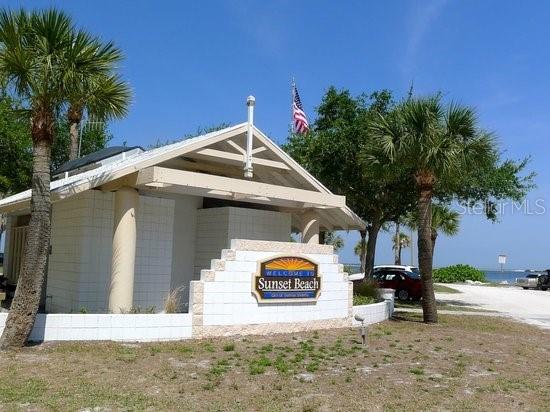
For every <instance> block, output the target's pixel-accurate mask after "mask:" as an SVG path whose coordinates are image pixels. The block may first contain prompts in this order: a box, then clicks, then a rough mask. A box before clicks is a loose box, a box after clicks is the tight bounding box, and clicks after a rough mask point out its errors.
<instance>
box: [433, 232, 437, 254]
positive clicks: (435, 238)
mask: <svg viewBox="0 0 550 412" xmlns="http://www.w3.org/2000/svg"><path fill="white" fill-rule="evenodd" d="M436 240H437V231H436V230H434V229H433V228H432V259H433V255H434V251H435V241H436Z"/></svg>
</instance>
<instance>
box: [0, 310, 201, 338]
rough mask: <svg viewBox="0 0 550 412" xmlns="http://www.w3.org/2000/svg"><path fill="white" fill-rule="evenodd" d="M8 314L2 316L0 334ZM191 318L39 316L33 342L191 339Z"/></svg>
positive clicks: (146, 315) (86, 315)
mask: <svg viewBox="0 0 550 412" xmlns="http://www.w3.org/2000/svg"><path fill="white" fill-rule="evenodd" d="M7 317H8V314H7V313H0V334H1V333H2V331H3V330H4V326H5V324H6V319H7ZM191 337H192V327H191V315H189V314H187V313H175V314H144V315H140V314H138V315H134V314H123V315H121V314H80V313H76V314H64V313H63V314H61V313H59V314H58V313H49V314H43V313H39V314H38V315H37V318H36V322H35V323H34V327H33V329H32V331H31V335H30V337H29V340H30V341H31V342H42V341H44V342H48V341H98V340H99V341H102V340H110V341H122V342H155V341H169V340H182V339H190V338H191Z"/></svg>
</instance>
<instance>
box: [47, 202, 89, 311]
mask: <svg viewBox="0 0 550 412" xmlns="http://www.w3.org/2000/svg"><path fill="white" fill-rule="evenodd" d="M89 197H90V195H89V194H88V193H83V194H79V195H77V196H74V197H72V198H71V199H68V200H66V201H61V202H57V203H55V204H54V205H53V208H52V237H51V248H52V253H51V255H50V258H49V261H48V279H47V287H46V310H47V311H51V312H71V311H75V310H77V309H78V304H79V286H80V285H79V282H80V276H79V274H80V273H82V272H85V271H87V270H88V268H89V267H90V262H88V261H86V259H85V258H83V256H82V255H83V249H84V244H85V243H86V242H85V236H88V235H89V234H90V232H91V231H93V229H94V227H92V226H90V225H89V222H88V219H87V217H88V214H89V212H90V210H89V205H88V199H89Z"/></svg>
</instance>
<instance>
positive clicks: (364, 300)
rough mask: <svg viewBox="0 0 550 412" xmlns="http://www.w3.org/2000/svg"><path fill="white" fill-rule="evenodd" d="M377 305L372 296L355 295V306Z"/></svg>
mask: <svg viewBox="0 0 550 412" xmlns="http://www.w3.org/2000/svg"><path fill="white" fill-rule="evenodd" d="M371 303H376V299H374V298H373V297H370V296H361V295H353V306H359V305H370V304H371Z"/></svg>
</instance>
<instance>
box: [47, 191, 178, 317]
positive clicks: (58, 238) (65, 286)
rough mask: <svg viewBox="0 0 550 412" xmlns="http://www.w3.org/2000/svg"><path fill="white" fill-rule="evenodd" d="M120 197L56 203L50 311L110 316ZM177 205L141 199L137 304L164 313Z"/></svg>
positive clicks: (85, 196) (94, 195) (96, 195)
mask: <svg viewBox="0 0 550 412" xmlns="http://www.w3.org/2000/svg"><path fill="white" fill-rule="evenodd" d="M113 203H114V194H113V193H106V192H101V191H97V190H91V191H87V192H84V193H82V194H79V195H77V196H75V197H72V198H70V199H68V200H63V201H60V202H57V203H55V204H54V207H53V214H52V254H51V256H50V261H49V268H48V284H47V292H46V295H47V298H46V310H47V311H48V312H64V313H71V312H78V311H80V310H85V311H86V312H105V311H106V310H107V303H108V294H109V284H110V279H111V256H112V239H113V207H114V204H113ZM173 219H174V200H171V199H164V198H156V197H150V196H140V205H139V208H138V214H137V233H138V239H137V246H136V248H137V250H136V271H135V284H134V304H135V305H136V306H140V307H142V308H144V309H145V308H147V307H151V306H154V307H155V308H156V311H161V310H162V309H163V302H164V298H165V296H166V294H167V293H168V292H169V290H170V281H171V273H172V234H173V226H174V221H173Z"/></svg>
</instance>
